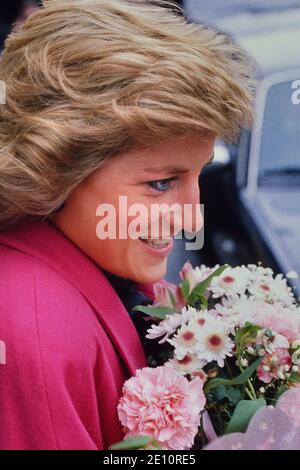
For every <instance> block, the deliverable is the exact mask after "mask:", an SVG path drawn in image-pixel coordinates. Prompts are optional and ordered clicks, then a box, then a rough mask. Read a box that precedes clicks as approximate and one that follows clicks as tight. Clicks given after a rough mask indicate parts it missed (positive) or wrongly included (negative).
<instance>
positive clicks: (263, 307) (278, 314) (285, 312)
mask: <svg viewBox="0 0 300 470" xmlns="http://www.w3.org/2000/svg"><path fill="white" fill-rule="evenodd" d="M254 307H255V308H254V315H255V323H256V324H257V325H260V326H262V327H264V328H271V329H272V330H273V331H275V332H276V333H279V334H281V335H283V336H285V337H286V338H287V339H288V340H289V341H290V342H293V341H294V340H296V339H299V338H300V315H299V312H298V311H295V310H291V309H289V308H286V307H283V306H282V304H280V303H279V302H275V303H274V304H268V303H267V302H263V301H257V302H256V304H255V306H254Z"/></svg>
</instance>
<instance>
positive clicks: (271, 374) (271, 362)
mask: <svg viewBox="0 0 300 470" xmlns="http://www.w3.org/2000/svg"><path fill="white" fill-rule="evenodd" d="M291 365H292V358H291V356H290V354H289V351H288V349H286V348H276V349H275V351H274V352H273V353H271V354H266V355H265V356H264V358H263V360H262V362H261V364H260V365H259V366H258V368H257V376H258V378H259V380H261V381H262V382H264V383H266V384H269V383H270V382H271V381H272V379H276V380H277V379H280V378H283V379H284V376H283V377H280V370H281V369H282V368H283V367H284V366H288V368H289V369H290V367H291ZM282 373H283V372H282Z"/></svg>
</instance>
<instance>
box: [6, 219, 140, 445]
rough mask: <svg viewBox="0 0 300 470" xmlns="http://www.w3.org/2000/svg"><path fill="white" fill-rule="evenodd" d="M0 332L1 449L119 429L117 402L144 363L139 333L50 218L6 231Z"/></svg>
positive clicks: (115, 434)
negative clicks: (1, 353)
mask: <svg viewBox="0 0 300 470" xmlns="http://www.w3.org/2000/svg"><path fill="white" fill-rule="evenodd" d="M140 290H141V286H140ZM148 294H149V292H148ZM0 340H2V341H4V342H5V346H6V364H0V449H107V448H108V447H109V446H110V445H111V444H112V443H114V442H117V441H119V440H121V439H122V438H123V434H122V429H121V426H120V424H119V421H118V417H117V404H118V400H119V398H120V396H121V393H122V385H123V383H124V381H125V380H127V379H128V378H129V377H130V376H132V375H134V374H135V372H136V370H137V369H138V368H141V367H144V366H146V359H145V355H144V352H143V349H142V345H141V342H140V339H139V337H138V334H137V331H136V329H135V327H134V325H133V323H132V321H131V319H130V317H129V315H128V313H127V311H126V310H125V308H124V307H123V304H122V303H121V301H120V299H119V297H118V296H117V294H116V292H115V291H114V290H113V288H112V287H111V285H110V284H109V282H108V281H107V279H106V277H105V276H104V274H103V273H102V272H101V270H100V269H99V267H97V266H96V264H94V262H93V261H91V260H90V259H89V258H88V257H87V256H86V255H85V254H84V253H83V252H82V251H81V250H80V249H79V248H78V247H77V246H75V245H74V244H73V243H72V242H71V241H70V240H69V239H68V238H66V237H65V236H64V235H63V234H62V232H60V230H58V229H57V228H56V227H55V226H54V225H52V224H51V223H49V222H46V221H43V222H33V223H29V224H26V225H23V226H22V227H21V228H18V229H15V230H13V231H11V232H5V233H1V234H0Z"/></svg>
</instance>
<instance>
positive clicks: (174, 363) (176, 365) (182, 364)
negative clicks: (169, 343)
mask: <svg viewBox="0 0 300 470" xmlns="http://www.w3.org/2000/svg"><path fill="white" fill-rule="evenodd" d="M206 364H207V362H206V361H200V359H199V358H198V357H197V356H196V355H195V354H187V355H186V356H185V357H184V358H183V359H181V360H178V359H176V358H173V359H170V360H169V361H168V362H166V363H165V364H164V365H165V366H166V367H172V368H173V369H175V370H177V372H179V373H180V374H182V375H186V374H194V373H196V372H199V371H202V368H203V367H204V366H205V365H206Z"/></svg>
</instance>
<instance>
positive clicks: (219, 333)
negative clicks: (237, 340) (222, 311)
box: [195, 317, 234, 367]
mask: <svg viewBox="0 0 300 470" xmlns="http://www.w3.org/2000/svg"><path fill="white" fill-rule="evenodd" d="M233 348H234V342H233V341H232V340H231V339H230V336H229V329H228V325H227V324H226V322H224V321H223V320H222V319H221V318H219V317H218V318H211V319H210V320H209V321H207V322H206V323H205V324H204V325H203V327H202V328H201V329H198V330H197V346H196V348H195V352H196V354H197V356H198V358H199V359H200V360H204V361H207V362H212V361H216V362H217V363H218V365H219V366H220V367H223V366H224V359H225V357H226V356H232V355H233V353H232V350H233Z"/></svg>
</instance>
